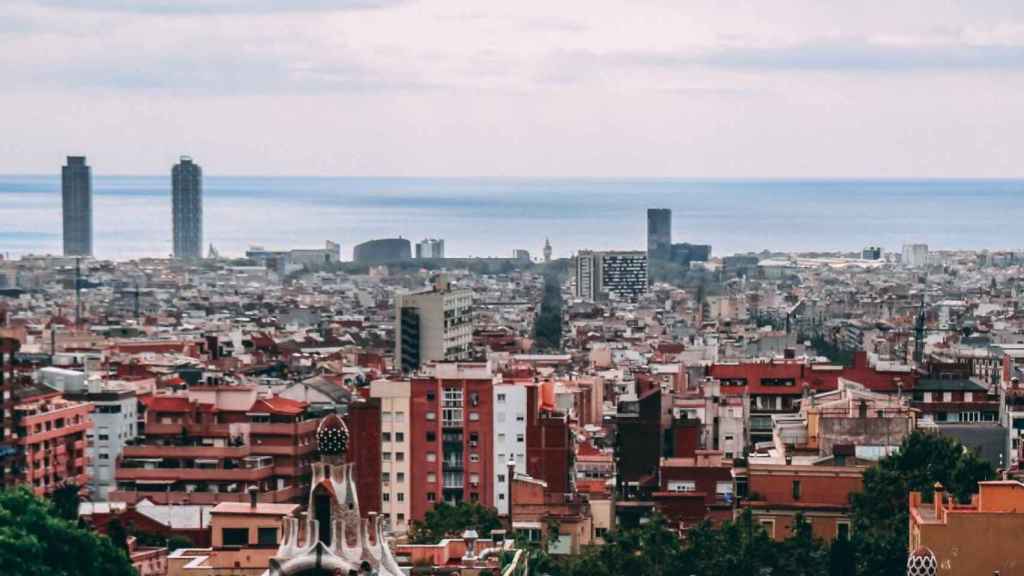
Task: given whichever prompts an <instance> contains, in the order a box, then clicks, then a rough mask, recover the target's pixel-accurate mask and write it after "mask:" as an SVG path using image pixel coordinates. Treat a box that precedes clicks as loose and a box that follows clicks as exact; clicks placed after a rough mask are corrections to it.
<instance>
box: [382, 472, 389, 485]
mask: <svg viewBox="0 0 1024 576" xmlns="http://www.w3.org/2000/svg"><path fill="white" fill-rule="evenodd" d="M380 480H381V482H383V483H385V484H387V483H388V482H391V472H385V473H383V474H381V475H380Z"/></svg>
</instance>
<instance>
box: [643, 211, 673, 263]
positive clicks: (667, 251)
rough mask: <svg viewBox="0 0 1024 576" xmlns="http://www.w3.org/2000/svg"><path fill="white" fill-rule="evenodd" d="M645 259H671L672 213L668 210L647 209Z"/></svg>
mask: <svg viewBox="0 0 1024 576" xmlns="http://www.w3.org/2000/svg"><path fill="white" fill-rule="evenodd" d="M647 258H648V259H650V260H669V259H671V258H672V211H671V210H669V209H668V208H648V209H647Z"/></svg>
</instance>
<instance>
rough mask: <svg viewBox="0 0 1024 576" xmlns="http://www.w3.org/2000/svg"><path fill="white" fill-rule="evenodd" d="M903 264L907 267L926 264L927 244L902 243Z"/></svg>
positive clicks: (919, 266)
mask: <svg viewBox="0 0 1024 576" xmlns="http://www.w3.org/2000/svg"><path fill="white" fill-rule="evenodd" d="M902 260H903V265H904V266H906V267H907V268H923V267H925V266H927V265H928V245H927V244H904V245H903V258H902Z"/></svg>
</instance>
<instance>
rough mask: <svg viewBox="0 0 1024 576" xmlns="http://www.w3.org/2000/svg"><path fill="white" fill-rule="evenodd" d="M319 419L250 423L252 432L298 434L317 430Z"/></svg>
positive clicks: (250, 431)
mask: <svg viewBox="0 0 1024 576" xmlns="http://www.w3.org/2000/svg"><path fill="white" fill-rule="evenodd" d="M319 425H320V421H319V420H303V421H301V422H253V423H251V424H249V433H250V434H270V435H289V436H291V435H296V434H311V433H313V432H316V429H317V427H318V426H319Z"/></svg>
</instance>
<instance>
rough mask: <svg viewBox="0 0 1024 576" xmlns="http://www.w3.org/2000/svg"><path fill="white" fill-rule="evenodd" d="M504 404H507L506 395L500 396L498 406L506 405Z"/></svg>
mask: <svg viewBox="0 0 1024 576" xmlns="http://www.w3.org/2000/svg"><path fill="white" fill-rule="evenodd" d="M504 403H505V395H504V394H498V404H504Z"/></svg>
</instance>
